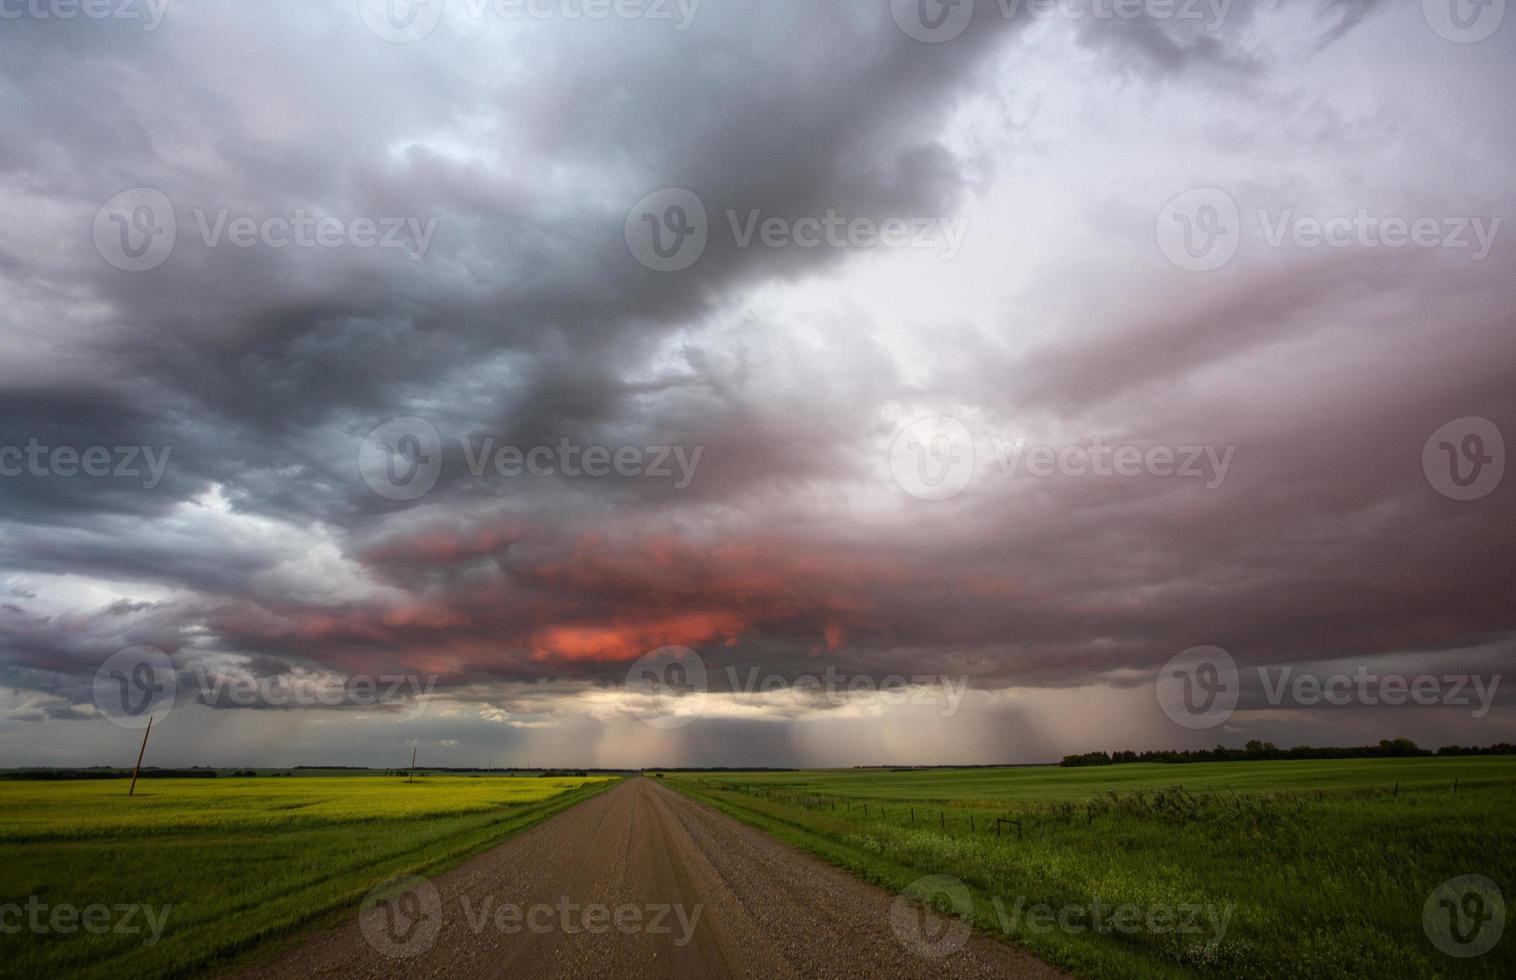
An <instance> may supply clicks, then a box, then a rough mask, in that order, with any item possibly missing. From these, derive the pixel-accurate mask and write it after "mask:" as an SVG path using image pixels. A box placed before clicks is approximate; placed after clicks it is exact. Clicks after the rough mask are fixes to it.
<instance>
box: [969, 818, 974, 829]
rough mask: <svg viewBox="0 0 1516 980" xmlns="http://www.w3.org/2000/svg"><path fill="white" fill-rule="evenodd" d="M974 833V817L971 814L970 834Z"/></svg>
mask: <svg viewBox="0 0 1516 980" xmlns="http://www.w3.org/2000/svg"><path fill="white" fill-rule="evenodd" d="M973 832H974V815H973V814H972V813H971V814H969V833H971V834H972V833H973Z"/></svg>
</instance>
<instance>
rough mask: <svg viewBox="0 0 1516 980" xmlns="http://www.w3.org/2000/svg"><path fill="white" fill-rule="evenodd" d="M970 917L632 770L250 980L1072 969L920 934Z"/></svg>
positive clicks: (972, 940)
mask: <svg viewBox="0 0 1516 980" xmlns="http://www.w3.org/2000/svg"><path fill="white" fill-rule="evenodd" d="M892 910H893V911H894V913H895V919H894V923H893V924H892V918H891V913H892ZM902 912H906V913H907V914H906V915H905V916H904V917H903V918H902ZM902 921H904V922H905V923H906V933H905V935H906V936H907V939H905V940H903V939H902V938H901V935H902V931H901V929H902V926H901V923H902ZM911 929H919V930H921V932H919V933H916V932H911V931H910V930H911ZM953 929H957V930H960V933H959V940H960V941H961V940H962V937H963V935H966V927H964V926H963V924H962V923H961V922H959V921H958V920H956V919H943V918H942V917H939V916H936V915H934V914H932V913H922V912H920V911H919V910H918V909H917V908H916V907H915V906H909V905H906V904H904V903H902V904H901V906H900V907H899V908H896V896H895V895H894V894H892V893H889V892H886V891H883V890H881V889H878V888H875V887H873V886H871V885H868V884H865V883H863V882H861V881H858V880H857V879H855V878H853V877H852V876H850V875H848V874H847V873H846V872H843V871H841V870H838V869H836V868H834V867H832V866H831V865H828V864H824V863H822V862H821V861H819V860H817V859H815V858H813V857H810V856H809V855H806V854H803V853H801V852H800V851H797V850H796V849H794V848H792V847H790V846H788V845H786V844H782V843H780V842H778V841H776V840H774V839H773V838H771V837H769V836H767V835H765V834H763V833H760V832H759V831H756V830H753V829H751V828H749V827H747V826H744V825H743V824H740V823H738V822H736V821H734V820H732V819H731V818H729V817H726V816H724V815H722V814H719V813H716V812H715V811H713V810H711V809H709V808H708V807H705V806H702V805H699V804H696V803H693V802H691V801H689V800H687V799H685V798H684V797H683V796H680V795H679V794H677V793H675V792H673V791H672V790H669V789H666V788H664V787H662V786H659V785H657V783H656V782H655V781H654V780H651V779H645V778H633V779H628V780H626V781H625V782H624V783H622V784H621V785H619V786H616V787H615V788H613V789H611V790H610V791H608V792H606V793H603V794H601V795H599V796H597V797H595V798H593V799H591V800H588V801H587V802H585V803H582V804H580V805H578V806H576V807H574V808H573V809H571V810H568V811H566V812H564V813H562V814H559V815H558V816H556V817H554V818H552V819H551V820H549V821H547V822H545V823H543V824H541V825H540V826H538V827H535V828H533V829H532V830H529V831H527V832H526V833H524V834H521V835H520V836H518V837H514V838H512V839H511V840H508V841H506V842H505V843H503V844H501V845H500V846H498V847H495V848H493V849H491V850H489V851H486V852H484V853H483V854H480V855H478V856H476V857H474V858H472V859H470V860H469V861H468V862H467V863H466V864H464V865H462V866H460V867H458V868H456V869H454V870H452V871H449V872H446V873H444V874H441V875H439V876H437V877H436V878H435V879H432V880H431V881H422V880H420V879H417V880H416V881H414V882H410V883H407V887H406V888H404V889H403V890H397V891H396V892H395V893H394V894H387V895H383V896H380V897H377V898H376V897H371V899H370V900H369V901H367V902H365V903H364V910H363V911H362V912H361V913H360V914H359V915H357V916H355V917H354V918H353V919H351V920H349V921H348V922H346V923H344V924H343V925H341V926H339V927H337V928H335V929H332V930H329V931H326V932H322V933H318V934H315V935H313V936H311V937H310V938H308V939H307V940H305V941H303V942H302V943H301V944H300V945H298V946H296V947H294V948H292V949H291V950H289V951H288V952H287V953H285V954H283V955H282V956H281V957H280V958H278V959H276V960H274V961H272V962H269V963H267V964H264V965H262V966H260V967H258V968H256V969H255V970H253V971H252V972H249V973H245V974H243V976H245V977H249V978H251V977H259V978H285V977H288V978H296V977H298V978H305V977H396V976H399V977H449V978H451V977H564V978H569V977H572V978H576V980H579V978H586V977H605V978H620V977H648V978H655V977H656V978H665V977H762V978H771V977H870V978H876V977H879V978H887V977H923V976H934V977H944V976H945V977H998V978H1008V977H1053V976H1060V975H1061V974H1059V973H1058V972H1057V971H1055V970H1054V969H1053V968H1052V967H1049V966H1047V965H1046V964H1044V963H1042V962H1041V961H1039V960H1036V959H1035V958H1033V957H1032V956H1030V955H1029V954H1027V953H1024V952H1022V951H1020V950H1018V949H1017V948H1015V947H1013V946H1010V945H1008V944H1006V943H1002V942H998V941H995V940H990V939H985V938H983V937H980V936H973V937H969V938H968V939H967V941H966V942H965V943H963V945H962V946H961V947H959V945H958V942H956V941H952V940H949V941H948V942H947V944H946V945H947V946H948V948H953V949H954V951H953V952H951V953H949V954H948V955H946V956H945V957H942V958H935V957H931V956H924V955H918V954H917V953H916V952H913V951H912V948H911V947H910V946H909V945H908V941H909V939H910V938H911V937H914V936H918V935H924V936H926V937H927V938H929V939H932V938H937V937H941V936H951V935H952V932H951V930H953Z"/></svg>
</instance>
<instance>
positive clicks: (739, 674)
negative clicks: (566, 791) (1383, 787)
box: [0, 0, 1516, 767]
mask: <svg viewBox="0 0 1516 980" xmlns="http://www.w3.org/2000/svg"><path fill="white" fill-rule="evenodd" d="M1504 6H1505V5H1504V2H1503V0H1492V2H1489V3H1485V4H1482V5H1481V4H1476V3H1472V2H1470V0H1425V2H1423V3H1414V2H1407V3H1389V2H1380V0H1277V2H1267V3H1262V2H1260V3H1251V2H1248V0H1231V2H1224V0H1202V2H1191V0H1176V2H1165V0H1130V2H1129V0H1121V2H1119V3H1114V4H1113V3H1112V0H1060V2H1059V3H1056V4H1053V3H1044V2H1041V0H1038V2H1035V3H1033V2H1028V0H1020V2H1014V0H1004V2H1003V3H1002V2H1001V0H977V2H971V0H960V2H958V3H942V2H940V0H891V2H877V3H874V2H871V3H826V4H819V3H815V2H810V0H762V2H758V0H704V2H695V0H683V2H682V3H681V2H678V0H616V2H610V0H604V2H602V0H532V2H512V0H501V2H485V0H424V2H419V3H411V2H409V0H388V2H386V0H356V2H355V0H341V2H333V3H330V4H326V3H323V4H311V3H304V2H296V0H264V2H259V3H256V4H254V3H211V2H195V0H172V2H166V0H125V2H121V0H117V2H113V3H111V4H99V3H94V2H89V0H86V2H85V3H83V4H82V5H81V4H78V3H71V2H69V0H0V351H3V357H0V685H3V686H0V765H51V766H73V765H123V764H130V763H131V761H132V760H133V759H134V758H135V755H136V752H137V749H138V746H139V740H140V735H139V733H140V731H141V728H142V726H143V725H145V724H146V720H147V718H148V717H152V718H153V719H154V721H155V728H154V730H153V734H152V744H151V746H150V750H149V753H148V761H149V762H150V763H155V764H158V765H166V766H168V765H172V766H187V765H224V766H250V765H268V766H293V765H315V764H342V765H373V766H398V765H402V764H404V763H406V762H407V761H408V760H409V757H410V754H411V751H412V750H413V749H414V750H415V751H416V753H417V755H418V757H419V759H420V761H421V763H422V764H429V765H436V766H478V765H497V766H500V765H537V766H597V767H634V766H674V765H689V766H705V765H726V766H743V765H768V766H791V765H807V766H851V765H881V764H884V765H895V764H933V763H996V762H1047V761H1054V760H1056V759H1058V758H1059V757H1060V756H1062V755H1064V754H1066V753H1072V752H1084V751H1091V750H1098V749H1105V750H1114V749H1125V748H1132V749H1157V748H1194V747H1208V746H1211V745H1215V744H1218V743H1219V744H1226V745H1239V746H1240V745H1242V744H1243V743H1244V742H1246V741H1247V740H1250V739H1265V740H1272V741H1275V742H1277V743H1278V744H1281V745H1297V744H1313V745H1345V744H1350V745H1356V744H1367V743H1372V742H1375V741H1378V740H1379V739H1382V738H1393V737H1399V736H1406V737H1411V738H1414V739H1416V740H1417V741H1419V742H1421V743H1422V744H1424V745H1430V746H1438V745H1444V744H1450V743H1456V744H1480V745H1485V744H1491V743H1495V742H1500V741H1516V710H1513V700H1512V698H1511V696H1510V691H1509V689H1508V688H1507V687H1505V686H1503V685H1502V684H1501V679H1502V675H1503V674H1504V673H1505V672H1507V671H1508V670H1509V669H1510V668H1511V667H1513V666H1516V656H1513V654H1516V642H1513V629H1516V602H1513V598H1516V596H1513V592H1516V590H1513V586H1512V583H1513V582H1516V577H1513V576H1512V574H1511V560H1512V556H1513V554H1516V520H1513V517H1512V505H1513V501H1516V477H1507V476H1506V475H1505V473H1504V468H1505V443H1506V441H1508V440H1511V439H1513V438H1516V385H1513V383H1512V382H1513V379H1516V276H1513V271H1516V270H1513V266H1516V248H1513V246H1512V244H1511V242H1512V234H1513V231H1516V229H1511V228H1507V227H1506V226H1505V222H1506V221H1507V220H1516V217H1513V214H1512V204H1513V197H1516V180H1513V177H1516V101H1513V100H1512V99H1511V98H1510V95H1509V93H1510V91H1511V89H1512V83H1513V81H1516V35H1513V31H1516V23H1511V21H1516V16H1513V17H1508V16H1506V15H1505V10H1504Z"/></svg>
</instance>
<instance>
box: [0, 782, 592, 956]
mask: <svg viewBox="0 0 1516 980" xmlns="http://www.w3.org/2000/svg"><path fill="white" fill-rule="evenodd" d="M612 782H614V779H613V778H610V777H603V776H591V777H588V778H584V777H548V778H540V777H530V776H518V777H512V776H497V775H486V776H438V775H432V776H426V777H423V778H418V779H416V780H415V781H414V782H407V781H406V780H405V779H403V778H399V777H394V776H377V775H343V776H306V777H302V778H291V779H284V778H275V777H257V778H216V779H153V780H144V781H143V782H141V783H139V784H138V786H137V791H136V795H135V796H133V797H131V798H128V797H127V795H126V791H127V785H126V782H125V781H124V780H119V779H112V780H89V781H60V782H26V781H16V782H9V781H5V782H0V847H3V849H4V855H5V859H4V861H3V862H0V905H4V904H7V903H16V904H20V905H23V906H24V905H25V904H26V903H27V902H28V900H29V899H30V898H31V896H37V899H38V900H39V901H40V902H41V903H45V904H46V906H48V907H49V909H53V908H57V907H59V906H64V905H71V906H77V907H79V908H85V907H88V906H98V905H105V906H111V907H114V906H116V905H118V904H134V905H146V906H149V907H151V908H153V909H154V910H156V912H155V913H154V914H155V915H157V916H159V917H160V921H161V922H162V924H163V927H162V930H161V933H160V938H159V939H158V940H157V941H156V942H153V943H151V944H148V943H145V942H144V940H145V939H148V938H149V937H150V935H151V933H150V932H149V926H150V924H151V920H150V919H149V918H147V917H146V915H145V913H139V914H134V915H133V918H132V919H131V924H132V925H134V926H136V927H137V928H138V929H139V930H140V931H139V932H137V933H135V934H131V935H118V934H116V933H115V932H114V931H110V932H106V933H104V934H96V933H91V932H88V931H86V930H85V929H84V928H82V924H80V923H70V922H68V921H67V920H62V923H63V925H64V926H65V927H68V926H70V925H72V927H73V928H72V931H70V932H68V933H66V934H63V933H60V931H55V930H53V929H51V928H49V929H47V930H45V931H44V932H42V933H41V934H38V933H35V932H33V931H32V930H30V929H21V930H20V931H19V932H16V933H14V934H8V935H0V976H5V977H50V976H62V975H68V976H77V977H119V976H174V975H181V974H184V973H191V972H204V971H206V970H208V969H213V968H218V967H220V966H225V965H226V961H228V960H229V959H230V958H231V957H234V956H235V955H237V954H238V953H240V952H243V951H245V950H247V949H249V948H251V947H252V946H253V945H254V944H257V943H261V942H264V941H267V940H277V939H280V938H283V937H288V936H290V935H291V934H293V933H294V932H295V931H297V930H298V929H300V928H301V927H303V926H307V925H310V924H313V923H316V922H319V921H321V920H323V919H326V918H329V917H332V916H334V915H338V914H341V913H344V912H346V911H348V910H351V909H352V908H353V907H355V906H356V905H357V904H358V902H359V900H360V899H361V898H362V897H363V895H364V894H365V893H366V892H367V891H368V889H369V888H371V887H372V886H373V885H375V884H377V883H378V882H380V881H383V880H385V879H387V878H389V877H391V876H394V875H397V874H408V873H418V872H422V871H434V870H438V869H440V868H442V867H445V866H447V865H449V864H451V863H456V862H457V861H459V860H461V859H463V858H464V857H467V856H468V855H470V854H473V853H475V852H477V851H479V850H481V849H483V848H485V847H487V846H489V845H491V844H493V843H495V842H497V841H499V840H501V839H503V838H504V837H507V836H509V835H510V834H512V833H515V832H517V831H520V830H523V829H525V828H526V827H529V826H531V825H533V824H535V823H537V822H539V821H540V820H542V819H544V818H546V817H548V816H550V815H552V814H554V813H557V812H558V811H560V810H562V809H564V808H565V807H567V806H571V805H573V804H574V803H577V802H579V801H580V800H583V799H585V798H586V797H587V796H591V795H593V794H595V793H597V792H600V791H601V790H603V789H605V788H606V787H607V786H609V785H610V784H611V783H612ZM164 906H168V911H167V913H166V915H165V913H163V911H162V910H163V907H164ZM46 915H47V913H43V916H44V921H48V920H47V919H46ZM112 915H113V918H112V919H111V921H112V922H113V923H116V922H119V921H120V920H121V918H122V916H121V915H120V914H119V913H112ZM11 924H12V925H13V926H14V925H16V924H17V923H16V921H15V919H14V917H13V918H12V920H11ZM99 924H100V923H99V922H97V923H96V925H97V926H98V925H99ZM7 931H8V930H7Z"/></svg>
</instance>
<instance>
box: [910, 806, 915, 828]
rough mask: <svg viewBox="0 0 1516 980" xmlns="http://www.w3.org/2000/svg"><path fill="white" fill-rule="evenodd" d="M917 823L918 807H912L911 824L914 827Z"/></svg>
mask: <svg viewBox="0 0 1516 980" xmlns="http://www.w3.org/2000/svg"><path fill="white" fill-rule="evenodd" d="M915 825H916V808H915V807H911V826H913V827H914V826H915Z"/></svg>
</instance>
